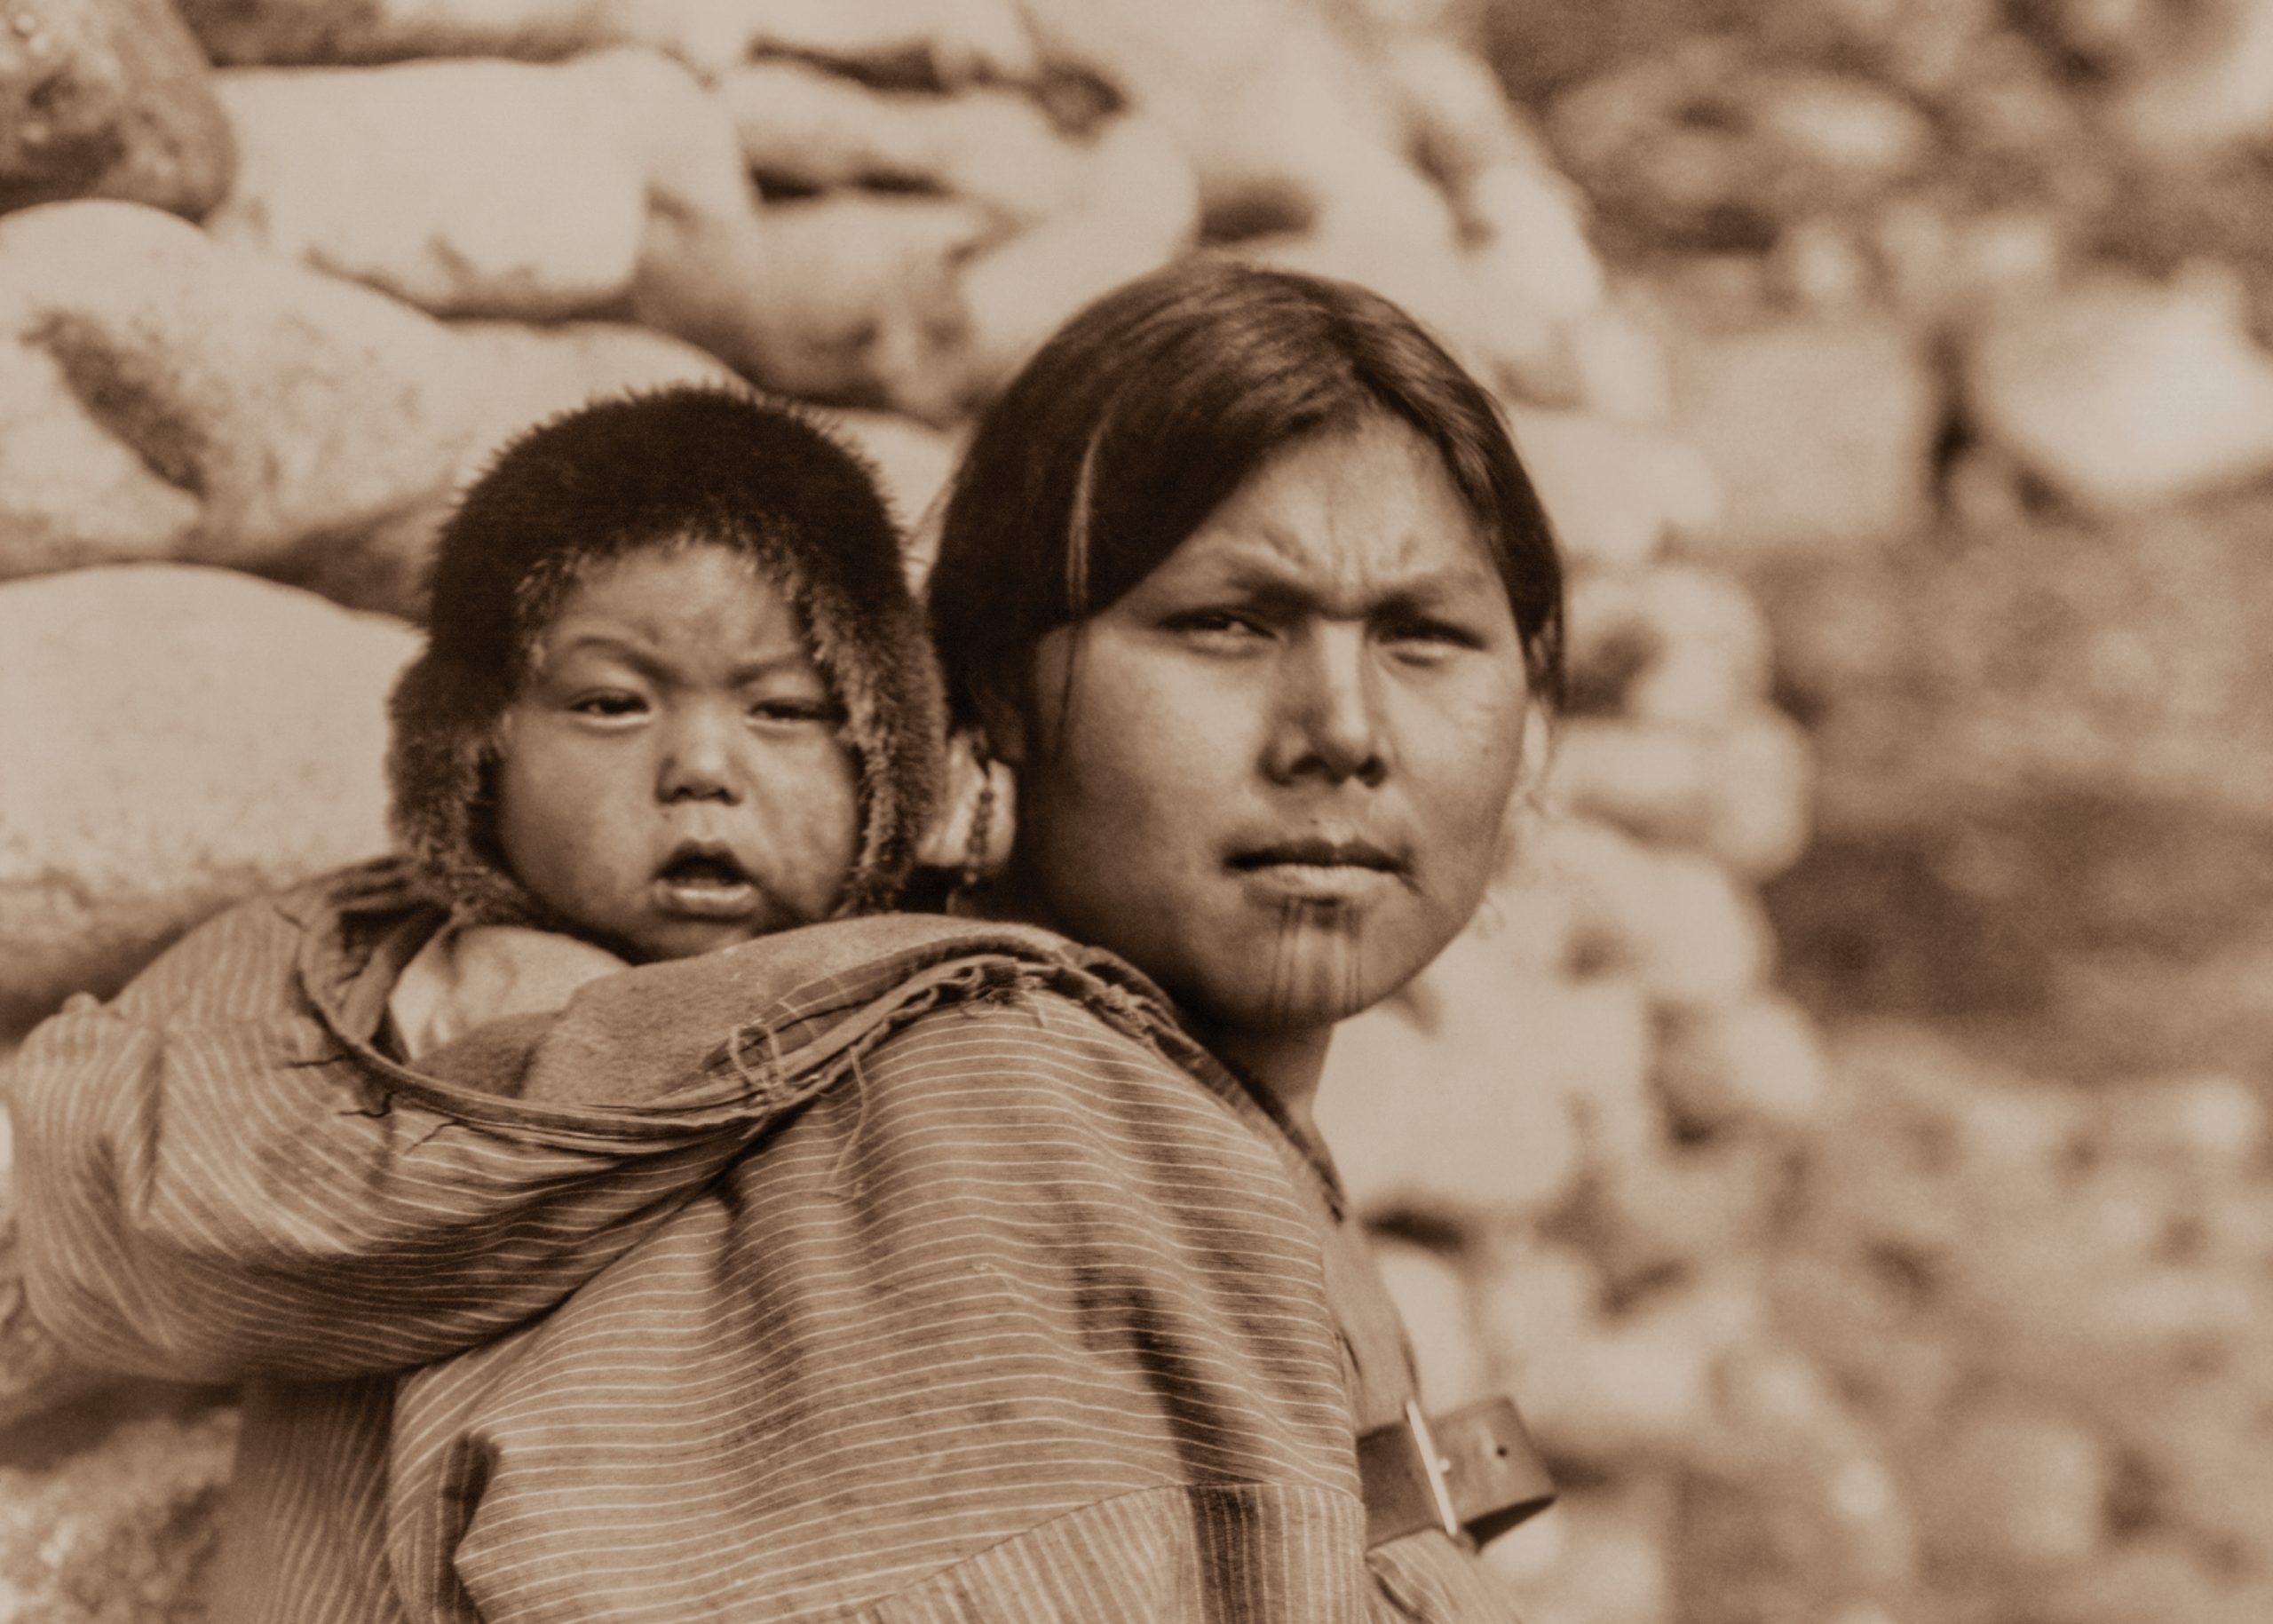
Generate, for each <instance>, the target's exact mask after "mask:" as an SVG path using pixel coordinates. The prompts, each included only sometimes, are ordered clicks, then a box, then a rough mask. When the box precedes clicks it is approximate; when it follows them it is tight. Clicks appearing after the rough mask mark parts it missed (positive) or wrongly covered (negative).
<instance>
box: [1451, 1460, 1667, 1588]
mask: <svg viewBox="0 0 2273 1624" xmlns="http://www.w3.org/2000/svg"><path fill="white" fill-rule="evenodd" d="M1658 1488H1659V1485H1657V1484H1656V1483H1654V1482H1652V1481H1651V1480H1649V1479H1646V1478H1644V1479H1642V1480H1640V1481H1639V1482H1629V1483H1628V1484H1627V1485H1622V1486H1619V1487H1598V1486H1593V1485H1589V1486H1587V1487H1584V1488H1581V1489H1579V1490H1577V1491H1575V1492H1573V1493H1567V1494H1565V1495H1564V1497H1563V1498H1562V1500H1561V1501H1558V1502H1557V1503H1556V1506H1555V1507H1554V1508H1553V1509H1550V1510H1549V1511H1548V1513H1547V1515H1546V1516H1545V1517H1540V1518H1538V1519H1536V1521H1538V1522H1539V1523H1542V1524H1547V1523H1551V1524H1552V1525H1553V1538H1554V1541H1555V1545H1554V1555H1555V1562H1554V1565H1553V1566H1552V1567H1551V1568H1549V1569H1548V1570H1547V1571H1545V1572H1539V1571H1536V1570H1535V1569H1532V1568H1531V1567H1530V1566H1529V1565H1528V1563H1529V1560H1530V1553H1529V1552H1528V1551H1527V1550H1526V1549H1525V1547H1524V1541H1525V1533H1524V1530H1522V1529H1517V1531H1516V1533H1514V1534H1512V1535H1510V1536H1509V1538H1507V1539H1505V1540H1500V1541H1494V1542H1493V1544H1492V1545H1490V1546H1489V1547H1487V1548H1486V1549H1485V1561H1486V1562H1488V1563H1490V1564H1492V1565H1493V1566H1494V1567H1498V1568H1501V1570H1502V1571H1503V1572H1505V1573H1507V1575H1508V1577H1509V1581H1510V1584H1511V1587H1512V1588H1513V1589H1514V1592H1515V1600H1516V1604H1517V1608H1518V1609H1519V1610H1520V1614H1521V1616H1522V1617H1524V1618H1526V1619H1554V1620H1557V1624H1674V1620H1676V1619H1678V1618H1681V1617H1683V1612H1682V1611H1681V1608H1680V1607H1679V1605H1678V1604H1677V1599H1676V1596H1675V1590H1674V1582H1673V1574H1672V1572H1671V1569H1670V1566H1669V1565H1668V1562H1667V1549H1666V1546H1667V1538H1666V1531H1665V1522H1666V1513H1665V1507H1664V1497H1663V1495H1661V1494H1660V1493H1658V1492H1657V1490H1658ZM1527 1526H1528V1525H1527ZM1546 1532H1547V1531H1546V1530H1544V1529H1542V1530H1541V1531H1540V1533H1542V1534H1544V1533H1546Z"/></svg>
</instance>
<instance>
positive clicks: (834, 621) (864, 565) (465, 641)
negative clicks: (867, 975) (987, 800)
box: [387, 386, 946, 927]
mask: <svg viewBox="0 0 2273 1624" xmlns="http://www.w3.org/2000/svg"><path fill="white" fill-rule="evenodd" d="M680 539H694V540H699V541H702V542H708V543H717V544H719V545H723V546H725V547H729V548H732V549H733V550H734V551H738V552H741V553H744V554H746V555H747V556H748V557H749V558H751V559H752V560H753V561H755V562H756V564H757V565H758V566H760V567H762V568H763V569H764V571H765V573H766V574H767V575H768V576H769V577H771V578H772V580H773V581H774V582H777V583H778V584H779V585H780V588H781V590H783V592H784V593H785V594H787V596H788V598H789V600H790V602H791V604H792V606H794V607H795V608H796V611H797V613H798V615H799V618H800V619H801V620H802V621H803V622H804V628H805V632H806V635H807V637H808V638H810V639H811V643H812V653H813V660H814V663H815V664H816V665H817V666H818V667H819V669H820V674H821V677H822V679H823V680H824V681H825V682H827V683H828V686H829V688H830V690H831V692H832V693H833V695H834V696H835V698H836V701H837V702H838V703H839V704H841V705H842V706H843V709H844V715H845V723H844V734H843V736H844V739H845V741H846V742H847V743H848V744H849V745H850V746H851V750H852V753H853V757H854V760H855V764H856V772H857V776H858V782H859V809H860V835H859V845H858V848H857V854H856V856H855V858H854V861H853V867H852V872H851V878H850V879H849V881H848V882H847V883H846V886H845V891H844V896H843V900H842V901H841V902H840V903H839V905H838V910H837V911H838V912H839V913H840V914H856V913H862V912H868V911H873V910H875V909H877V908H882V907H889V906H891V903H892V901H893V900H894V899H895V898H896V897H897V895H898V893H899V889H900V886H901V884H902V883H903V882H904V881H905V880H906V878H907V873H908V869H909V866H910V864H911V863H912V862H913V860H914V858H915V849H916V844H917V842H918V841H919V840H920V839H921V837H922V836H923V830H924V828H925V826H926V825H927V823H928V822H929V821H930V820H931V816H932V814H933V811H934V808H935V806H936V804H937V803H938V801H939V796H940V793H941V790H940V786H941V781H942V779H943V777H944V771H945V770H944V767H943V764H942V753H943V743H942V739H943V735H944V733H945V725H946V724H945V711H944V708H943V706H942V703H941V700H940V691H939V674H938V666H937V662H936V661H935V659H934V657H933V655H932V653H931V638H930V635H929V633H928V631H927V630H926V627H925V624H924V620H923V612H922V611H921V610H920V609H919V608H918V607H917V606H916V604H915V600H914V598H913V596H912V595H911V594H910V593H909V591H908V590H907V582H906V581H905V578H904V577H903V575H902V574H901V567H900V556H899V542H900V536H899V527H897V526H896V525H895V524H894V523H893V520H892V518H891V512H890V511H889V510H888V509H887V508H886V506H885V503H884V501H883V496H882V495H880V494H879V492H878V490H877V487H876V481H875V477H874V474H873V472H872V471H871V470H870V469H869V467H868V464H867V463H866V462H865V461H863V460H862V459H861V458H860V457H859V456H858V455H856V454H855V453H854V452H852V451H851V450H850V449H848V448H846V447H845V446H843V444H841V443H839V441H838V440H836V438H834V437H833V436H832V435H830V434H829V433H828V432H825V431H824V430H823V429H821V428H820V426H819V425H818V424H815V423H814V422H812V420H811V419H810V418H808V417H806V416H803V415H802V414H800V413H798V412H796V411H794V410H790V409H787V408H783V407H780V406H778V405H773V404H770V403H767V402H764V401H761V400H756V399H755V398H753V397H751V396H749V395H748V394H745V393H741V392H736V391H734V390H732V389H726V388H717V387H710V386H689V387H681V388H670V389H665V390H661V391H658V392H652V393H645V394H638V395H633V396H630V397H627V398H623V399H618V400H606V401H602V402H599V403H597V404H594V405H590V406H586V407H583V408H579V409H577V410H575V411H572V412H569V413H567V414H566V415H565V416H559V417H556V418H554V419H552V420H550V421H549V422H547V423H544V424H540V425H539V426H537V427H536V428H535V429H533V430H531V431H529V432H527V433H525V434H524V435H522V436H521V437H520V438H519V440H515V441H514V442H513V443H512V444H511V446H509V447H507V448H506V449H505V450H504V452H503V454H502V455H501V456H499V457H498V459H497V461H496V462H495V463H494V464H493V465H492V466H491V468H490V470H489V471H488V472H487V473H486V474H485V475H483V476H482V478H481V479H479V480H478V481H476V482H475V484H474V485H473V487H471V489H470V490H468V491H467V492H466V494H465V496H464V498H463V500H462V501H461V502H460V503H459V504H458V507H457V509H456V511H455V512H454V513H453V514H452V515H451V517H450V519H449V520H448V522H447V524H446V525H445V526H444V527H443V529H442V533H441V537H440V542H439V543H437V547H436V551H435V557H434V564H433V574H432V612H431V614H430V615H429V623H428V628H427V641H426V647H425V649H424V653H422V654H420V655H419V657H418V658H417V659H416V660H415V661H412V662H411V664H410V665H409V666H408V668H407V669H405V670H404V672H403V674H402V676H401V677H400V680H399V681H398V682H397V683H396V685H395V689H394V693H393V697H392V701H391V703H390V721H391V724H392V736H391V741H390V745H389V749H388V752H387V777H388V787H389V791H390V794H391V796H392V806H391V809H390V818H391V821H392V826H393V829H394V833H395V837H396V839H397V840H398V841H399V842H400V844H401V846H402V849H403V851H404V852H405V853H406V855H407V856H408V858H409V860H410V862H411V865H412V867H413V869H414V871H415V873H416V876H417V879H418V881H419V883H420V884H421V885H422V886H423V888H424V889H425V890H426V891H428V893H429V894H430V895H432V897H433V899H435V900H436V901H438V902H440V903H443V904H445V905H446V906H447V907H450V908H451V909H452V910H453V911H454V912H455V914H457V915H458V916H459V917H461V918H463V919H465V920H468V921H469V922H472V923H521V924H538V925H545V926H550V927H558V926H559V925H560V924H561V923H563V922H561V921H560V920H559V919H558V918H557V917H556V916H555V915H552V914H551V912H550V910H548V909H547V908H546V907H544V906H543V904H542V903H540V902H539V901H538V900H537V899H535V897H533V896H532V895H530V894H529V892H528V891H527V890H525V889H524V888H523V887H522V885H521V884H520V883H519V881H518V880H517V879H515V878H514V876H513V875H512V874H511V872H510V871H509V870H508V869H507V867H506V866H505V862H504V859H503V854H502V853H501V852H500V850H499V847H498V844H497V838H496V831H495V806H494V800H493V795H492V788H491V781H490V780H491V772H490V769H491V766H492V764H493V762H494V760H495V751H496V742H495V741H496V734H497V725H498V722H499V721H500V719H501V718H502V717H503V715H504V713H505V710H506V708H507V707H508V706H509V705H510V704H511V702H512V700H513V697H514V695H515V694H516V693H517V692H518V691H519V685H520V681H521V678H522V676H523V674H524V673H525V672H526V671H527V669H528V662H529V661H530V660H531V659H532V658H533V656H534V654H535V648H536V646H537V642H538V640H539V639H540V638H542V637H543V633H544V631H545V630H546V628H547V627H548V626H549V625H550V623H551V621H552V617H553V615H554V614H556V613H557V612H558V609H559V607H560V605H561V602H562V600H563V599H564V598H566V595H567V592H568V590H570V588H572V587H573V586H574V584H575V583H576V582H577V581H578V580H579V579H581V578H582V576H583V575H584V574H585V573H586V572H588V571H589V570H590V569H591V568H592V566H595V565H598V564H599V563H602V562H604V561H606V560H607V559H610V558H616V557H619V556H621V555H622V554H624V553H626V552H630V551H636V550H638V549H639V548H641V547H645V546H652V545H654V544H656V543H665V542H671V541H676V540H680Z"/></svg>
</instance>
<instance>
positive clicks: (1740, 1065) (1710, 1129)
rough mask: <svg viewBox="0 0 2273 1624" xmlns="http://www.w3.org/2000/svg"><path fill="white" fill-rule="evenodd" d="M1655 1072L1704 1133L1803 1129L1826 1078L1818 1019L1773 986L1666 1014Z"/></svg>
mask: <svg viewBox="0 0 2273 1624" xmlns="http://www.w3.org/2000/svg"><path fill="white" fill-rule="evenodd" d="M1656 1076H1657V1083H1658V1087H1659V1090H1660V1091H1661V1092H1662V1093H1663V1094H1664V1096H1665V1099H1666V1104H1667V1108H1668V1109H1669V1110H1670V1112H1671V1113H1672V1115H1673V1118H1674V1121H1675V1123H1676V1124H1677V1125H1678V1126H1679V1127H1681V1128H1682V1129H1684V1130H1687V1131H1700V1132H1705V1133H1715V1132H1721V1131H1724V1130H1726V1129H1733V1128H1745V1127H1765V1128H1769V1129H1780V1130H1784V1131H1787V1132H1790V1131H1797V1130H1800V1129H1806V1128H1808V1127H1810V1126H1811V1125H1812V1124H1813V1123H1814V1122H1815V1121H1816V1120H1817V1118H1818V1116H1819V1115H1820V1113H1821V1112H1822V1110H1823V1105H1824V1099H1825V1093H1826V1088H1827V1086H1828V1085H1827V1081H1826V1077H1825V1072H1824V1057H1823V1045H1822V1043H1821V1042H1820V1041H1819V1040H1818V1037H1817V1036H1816V1031H1815V1024H1814V1023H1813V1022H1812V1021H1811V1020H1810V1019H1809V1018H1808V1017H1807V1015H1806V1013H1805V1012H1804V1011H1803V1010H1801V1009H1800V1007H1799V1006H1798V1005H1797V1004H1795V1003H1794V1002H1792V1001H1791V1000H1790V999H1788V998H1786V997H1784V996H1782V995H1781V994H1775V993H1765V994H1762V995H1760V996H1759V997H1756V998H1749V999H1746V1000H1745V1001H1744V1002H1741V1003H1734V1004H1730V1005H1727V1006H1725V1007H1723V1008H1722V1009H1718V1010H1707V1011H1703V1012H1701V1013H1698V1014H1693V1015H1688V1016H1682V1017H1676V1018H1673V1019H1671V1020H1669V1021H1668V1022H1667V1024H1666V1029H1665V1031H1664V1033H1663V1034H1662V1036H1661V1040H1660V1042H1659V1050H1658V1061H1657V1073H1656Z"/></svg>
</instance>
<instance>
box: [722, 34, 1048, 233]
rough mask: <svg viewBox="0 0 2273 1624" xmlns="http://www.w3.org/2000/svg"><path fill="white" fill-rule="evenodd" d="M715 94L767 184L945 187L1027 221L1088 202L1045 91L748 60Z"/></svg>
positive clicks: (807, 188) (808, 188) (812, 188)
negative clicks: (897, 80)
mask: <svg viewBox="0 0 2273 1624" xmlns="http://www.w3.org/2000/svg"><path fill="white" fill-rule="evenodd" d="M717 94H718V97H719V99H720V100H722V101H723V102H724V103H725V106H726V108H727V111H728V112H729V113H730V114H731V115H733V122H734V128H735V131H736V133H737V135H738V136H739V138H740V140H741V150H742V156H743V157H744V159H745V160H746V161H747V162H748V164H749V167H750V169H751V170H753V171H755V172H756V175H757V177H758V179H759V181H760V183H761V184H762V185H765V186H779V187H784V188H788V189H791V190H793V191H796V192H819V191H830V190H834V189H836V188H838V187H845V186H875V187H883V188H887V189H892V190H923V191H933V192H944V193H948V194H953V195H955V196H959V197H964V198H968V199H970V201H972V202H978V203H983V204H985V205H986V207H988V208H989V209H992V210H996V211H998V212H999V213H1000V214H1001V215H1002V217H1003V218H1005V219H1008V220H1013V221H1018V222H1020V223H1031V222H1033V221H1036V220H1041V219H1045V218H1049V217H1050V216H1052V215H1055V214H1060V213H1063V212H1065V211H1066V210H1069V209H1073V208H1074V207H1077V206H1079V205H1081V203H1082V202H1084V201H1085V198H1084V190H1085V187H1086V186H1087V184H1088V183H1089V179H1090V165H1089V163H1088V162H1085V160H1084V155H1083V153H1082V150H1081V146H1080V145H1079V144H1078V143H1076V142H1074V141H1072V140H1069V139H1066V138H1065V137H1064V136H1062V135H1060V134H1059V133H1058V131H1057V130H1056V129H1055V128H1054V127H1053V126H1052V124H1051V123H1050V120H1049V114H1048V112H1047V111H1046V110H1045V108H1044V107H1042V105H1041V102H1040V101H1038V100H1037V99H1034V97H1032V96H1028V95H1026V94H1023V93H1021V92H1020V91H1017V90H1014V89H1011V88H1010V87H1007V86H981V87H973V88H971V89H968V90H964V91H961V92H959V93H957V94H955V95H952V96H942V95H937V94H933V93H930V92H926V91H893V90H883V89H878V88H877V87H875V86H874V85H869V84H864V83H861V82H860V81H859V80H857V79H851V78H847V77H846V76H844V75H841V74H833V73H829V72H828V71H827V70H826V69H823V68H820V67H814V66H813V65H812V64H810V63H805V62H796V61H780V60H776V61H762V62H753V63H751V64H750V65H749V66H748V67H737V68H733V69H732V70H730V71H728V72H727V73H726V74H725V75H723V76H722V77H721V78H720V79H719V82H718V91H717Z"/></svg>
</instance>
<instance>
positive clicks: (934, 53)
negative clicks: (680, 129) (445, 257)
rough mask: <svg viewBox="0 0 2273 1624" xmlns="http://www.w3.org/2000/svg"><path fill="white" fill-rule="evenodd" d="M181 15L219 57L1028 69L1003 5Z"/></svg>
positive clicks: (1003, 75)
mask: <svg viewBox="0 0 2273 1624" xmlns="http://www.w3.org/2000/svg"><path fill="white" fill-rule="evenodd" d="M181 11H182V15H183V16H184V17H185V18H186V19H187V20H188V22H189V25H190V27H191V28H192V29H194V31H195V32H196V34H197V36H198V38H199V39H200V40H202V42H203V43H204V45H205V48H206V50H207V51H210V53H211V54H212V56H213V58H214V59H215V60H216V61H221V62H276V63H308V62H326V63H336V62H387V61H399V60H400V59H404V58H408V57H425V56H443V57H448V56H502V57H529V58H538V59H543V58H551V57H559V56H566V55H569V54H571V53H573V52H574V51H583V50H589V49H591V48H593V47H595V46H603V45H647V46H652V47H653V48H654V49H656V50H658V51H664V52H666V53H667V54H669V55H671V56H675V57H677V58H678V59H680V60H681V61H683V62H685V63H686V64H687V65H688V66H689V67H693V68H695V69H696V70H697V71H699V72H701V73H703V74H704V75H709V76H716V75H718V74H721V73H724V72H725V71H726V70H727V69H729V68H731V67H738V66H740V65H741V64H742V63H744V62H747V61H748V60H750V59H752V58H754V57H758V56H767V55H775V54H779V55H785V56H790V57H798V58H804V59H812V60H819V61H824V62H832V63H837V64H841V65H843V66H844V67H851V68H857V69H859V70H860V71H862V72H864V73H867V74H869V75H876V76H883V77H891V78H916V79H920V80H924V81H928V82H931V83H963V82H965V81H968V80H971V79H1008V80H1022V79H1028V78H1031V77H1033V76H1034V72H1035V69H1036V66H1037V65H1036V62H1035V59H1034V44H1033V41H1032V40H1031V39H1030V38H1029V37H1028V36H1027V33H1026V28H1025V26H1024V25H1023V23H1022V22H1021V21H1020V20H1019V17H1018V11H1017V9H1016V7H1015V6H1013V5H1012V4H1010V3H1009V0H873V3H871V4H862V5H857V6H846V5H839V4H834V3H833V0H591V3H590V4H577V5H574V6H564V5H561V4H558V0H363V3H362V4H357V5H355V6H353V7H352V8H342V7H340V6H338V5H337V4H333V3H332V0H185V4H183V5H182V7H181Z"/></svg>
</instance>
